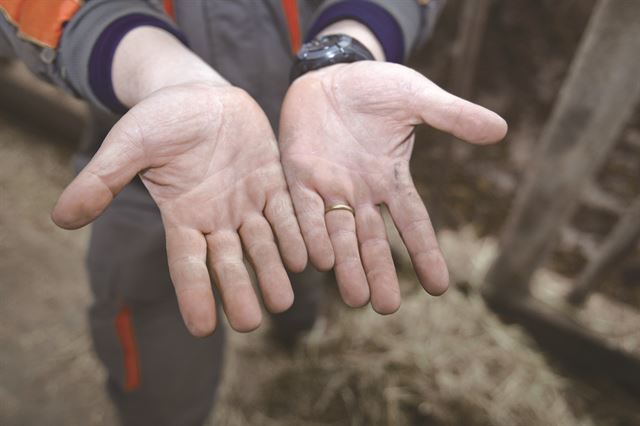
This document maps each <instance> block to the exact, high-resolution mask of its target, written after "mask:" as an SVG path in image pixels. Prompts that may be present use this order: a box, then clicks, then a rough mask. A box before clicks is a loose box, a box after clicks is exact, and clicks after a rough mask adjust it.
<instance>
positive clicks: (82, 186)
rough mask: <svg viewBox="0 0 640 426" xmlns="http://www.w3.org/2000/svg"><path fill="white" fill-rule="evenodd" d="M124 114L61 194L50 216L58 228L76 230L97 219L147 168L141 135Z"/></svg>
mask: <svg viewBox="0 0 640 426" xmlns="http://www.w3.org/2000/svg"><path fill="white" fill-rule="evenodd" d="M127 118H128V117H127V116H126V115H125V116H124V117H123V118H122V119H121V120H120V121H119V122H118V123H116V125H115V126H113V128H112V129H111V131H110V132H109V134H108V135H107V137H106V138H105V140H104V142H103V143H102V146H101V147H100V149H99V150H98V152H96V154H95V155H94V156H93V158H92V159H91V161H90V162H89V164H87V166H86V167H85V168H84V169H82V171H81V172H80V174H78V176H76V178H75V179H74V180H73V181H72V182H71V183H70V184H69V185H68V186H67V188H66V189H65V190H64V191H63V192H62V195H60V198H58V202H57V203H56V206H55V207H54V208H53V212H52V213H51V219H52V220H53V221H54V222H55V224H56V225H58V226H60V227H61V228H65V229H77V228H80V227H82V226H84V225H86V224H88V223H90V222H92V221H93V220H94V219H95V218H96V217H98V216H99V215H100V214H101V213H102V212H103V211H104V209H106V208H107V206H108V205H109V204H110V203H111V200H113V198H114V197H115V196H116V195H117V194H118V193H119V192H120V191H121V190H122V188H124V187H125V185H127V184H128V183H129V182H131V180H132V179H133V178H134V177H135V175H136V174H137V173H138V172H139V171H140V170H142V169H143V168H144V167H145V155H144V149H143V147H142V144H141V142H142V138H141V137H140V134H139V132H138V134H135V133H132V132H131V128H133V129H137V127H135V126H127V123H128V122H129V120H127ZM129 124H131V123H130V122H129Z"/></svg>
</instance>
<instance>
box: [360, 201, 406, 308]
mask: <svg viewBox="0 0 640 426" xmlns="http://www.w3.org/2000/svg"><path fill="white" fill-rule="evenodd" d="M356 230H357V234H358V240H359V241H360V255H361V257H362V264H363V265H364V271H365V273H366V275H367V281H368V282H369V290H370V292H371V306H373V309H375V311H376V312H378V313H380V314H391V313H393V312H395V311H397V310H398V308H399V307H400V286H399V284H398V277H397V276H396V270H395V266H394V264H393V258H392V257H391V248H390V247H389V241H388V240H387V232H386V229H385V226H384V220H383V219H382V215H381V214H380V210H379V209H378V208H377V207H374V206H362V207H359V208H358V210H357V211H356Z"/></svg>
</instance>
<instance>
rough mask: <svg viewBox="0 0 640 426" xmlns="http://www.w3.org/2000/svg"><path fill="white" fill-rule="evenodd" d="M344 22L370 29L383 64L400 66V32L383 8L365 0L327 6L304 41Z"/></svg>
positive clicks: (401, 43)
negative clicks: (380, 49)
mask: <svg viewBox="0 0 640 426" xmlns="http://www.w3.org/2000/svg"><path fill="white" fill-rule="evenodd" d="M343 19H353V20H354V21H358V22H360V23H361V24H364V25H366V26H367V27H369V29H370V30H371V32H373V34H374V35H375V36H376V38H377V39H378V40H379V41H380V44H382V49H383V50H384V55H385V57H386V60H387V61H389V62H396V63H402V60H403V58H404V37H403V34H402V28H401V27H400V25H399V24H398V22H397V21H396V20H395V18H394V17H393V16H392V15H391V14H390V13H389V12H387V11H386V10H385V9H384V8H383V7H382V6H379V5H377V4H375V3H372V2H370V1H367V0H345V1H341V2H338V3H335V4H333V5H331V6H329V7H328V8H326V9H325V10H323V11H322V12H321V13H320V15H319V16H318V17H317V18H316V20H315V21H314V22H313V25H311V28H310V29H309V32H308V33H307V37H306V39H305V41H310V40H312V39H313V38H314V37H315V36H316V35H318V33H320V32H321V31H322V30H323V29H325V28H326V27H328V26H329V25H331V24H333V23H335V22H338V21H341V20H343Z"/></svg>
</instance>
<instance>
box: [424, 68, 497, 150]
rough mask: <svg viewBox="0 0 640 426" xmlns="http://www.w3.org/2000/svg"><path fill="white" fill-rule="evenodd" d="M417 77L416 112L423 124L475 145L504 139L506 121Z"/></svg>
mask: <svg viewBox="0 0 640 426" xmlns="http://www.w3.org/2000/svg"><path fill="white" fill-rule="evenodd" d="M420 78H421V80H422V81H421V82H420V84H419V85H418V87H419V88H420V89H419V91H418V96H417V97H416V101H417V103H416V105H415V109H416V113H417V115H419V116H420V118H421V119H422V120H423V121H424V122H425V123H426V124H428V125H430V126H432V127H435V128H436V129H439V130H442V131H444V132H447V133H450V134H452V135H454V136H455V137H457V138H460V139H463V140H465V141H467V142H471V143H474V144H487V143H493V142H498V141H499V140H501V139H503V138H504V137H505V135H506V134H507V122H506V121H505V120H504V119H503V118H502V117H500V116H499V115H498V114H496V113H495V112H493V111H490V110H488V109H487V108H484V107H481V106H480V105H476V104H474V103H472V102H469V101H466V100H464V99H462V98H459V97H457V96H454V95H452V94H451V93H449V92H447V91H445V90H443V89H441V88H440V87H438V86H437V85H436V84H435V83H433V82H431V81H430V80H428V79H427V78H425V77H423V76H421V75H420Z"/></svg>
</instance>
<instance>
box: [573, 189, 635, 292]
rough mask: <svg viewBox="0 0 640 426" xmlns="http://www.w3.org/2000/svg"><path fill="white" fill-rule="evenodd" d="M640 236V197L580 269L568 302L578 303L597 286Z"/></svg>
mask: <svg viewBox="0 0 640 426" xmlns="http://www.w3.org/2000/svg"><path fill="white" fill-rule="evenodd" d="M638 238H640V197H638V198H637V199H636V200H635V201H634V202H633V204H632V205H631V206H630V207H629V208H628V209H627V211H626V212H625V213H624V215H623V216H622V217H621V218H620V220H619V222H618V224H617V225H616V226H615V228H613V231H612V232H611V233H610V234H609V236H608V237H607V239H606V240H605V241H604V243H603V244H602V246H601V248H600V250H598V252H597V253H596V256H595V258H594V259H592V260H591V261H590V262H589V263H588V264H587V267H586V268H585V269H584V271H582V273H581V274H580V276H579V277H578V280H577V281H576V286H575V287H574V289H573V290H572V291H571V293H569V296H568V300H569V302H571V303H573V304H575V305H580V304H582V303H584V301H585V300H586V299H587V296H588V295H589V294H590V293H591V292H592V291H593V290H595V289H596V288H597V287H598V284H599V282H600V279H601V278H602V277H603V276H604V275H605V274H606V273H607V272H608V271H610V270H611V269H612V268H613V267H614V266H615V265H616V264H618V263H619V262H621V261H622V260H624V253H625V252H627V251H630V250H631V249H632V248H633V246H634V244H635V243H636V242H637V241H638Z"/></svg>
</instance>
